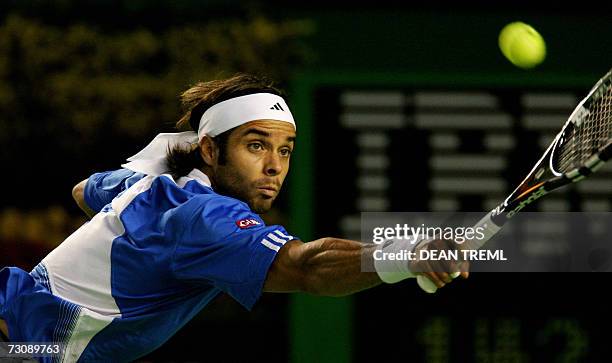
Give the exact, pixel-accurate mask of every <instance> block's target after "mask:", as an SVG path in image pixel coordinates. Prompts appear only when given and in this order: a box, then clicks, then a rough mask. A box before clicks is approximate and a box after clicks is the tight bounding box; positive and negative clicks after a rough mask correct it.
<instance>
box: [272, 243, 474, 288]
mask: <svg viewBox="0 0 612 363" xmlns="http://www.w3.org/2000/svg"><path fill="white" fill-rule="evenodd" d="M400 246H401V245H400ZM381 247H383V246H377V245H372V244H362V243H360V242H357V241H351V240H346V239H339V238H322V239H318V240H316V241H312V242H309V243H303V242H301V241H298V240H294V241H291V242H288V243H286V244H285V245H284V246H283V248H281V249H280V251H279V252H278V255H277V256H276V259H275V260H274V262H273V264H272V266H271V267H270V270H269V271H268V275H267V279H266V282H265V284H264V291H267V292H295V291H302V292H307V293H311V294H315V295H325V296H344V295H349V294H352V293H355V292H358V291H361V290H365V289H368V288H371V287H374V286H376V285H379V284H380V283H382V282H383V281H382V280H383V279H384V280H385V281H386V282H389V283H394V282H397V281H401V280H403V279H405V278H408V277H416V275H418V274H422V275H425V276H427V277H428V278H429V279H430V280H431V281H433V282H434V284H435V285H436V286H437V287H439V288H440V287H443V286H445V285H446V284H447V283H449V282H451V281H452V277H451V276H450V275H449V272H451V271H456V270H457V269H458V268H459V267H460V266H461V267H460V270H461V271H462V273H461V275H462V277H463V278H467V276H468V272H467V269H468V268H469V266H468V265H467V263H463V264H462V265H459V266H458V265H457V264H455V263H448V264H447V263H442V264H436V265H433V264H432V263H431V262H430V261H415V262H413V263H412V264H411V268H412V269H414V270H415V271H419V272H415V273H411V272H410V271H409V267H408V265H407V262H406V263H405V268H404V267H403V266H402V267H401V268H400V269H398V270H397V271H396V273H394V274H391V275H392V276H394V277H390V276H389V274H388V272H389V271H388V270H386V269H387V268H390V266H391V267H393V266H395V265H386V266H385V267H383V268H380V267H375V266H376V263H375V262H374V258H373V254H374V251H375V250H376V249H377V248H381ZM424 248H426V249H437V250H441V249H449V248H454V246H453V245H452V244H449V243H446V242H444V241H440V240H434V241H430V242H427V243H422V244H420V245H418V246H417V250H420V249H424ZM391 249H392V250H393V247H391ZM362 264H364V265H362ZM365 264H367V265H365ZM400 264H401V263H400ZM400 264H397V266H399V265H400ZM375 270H376V271H378V272H366V271H375ZM381 274H382V275H381ZM383 275H384V276H386V277H383V278H382V279H381V276H383Z"/></svg>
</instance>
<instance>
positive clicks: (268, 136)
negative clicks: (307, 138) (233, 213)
mask: <svg viewBox="0 0 612 363" xmlns="http://www.w3.org/2000/svg"><path fill="white" fill-rule="evenodd" d="M294 142H295V130H294V128H293V125H291V124H290V123H288V122H283V121H272V120H258V121H252V122H248V123H246V124H244V125H241V126H240V127H238V128H237V129H236V130H234V131H233V132H232V133H231V135H230V136H229V138H228V140H227V153H226V155H227V158H226V163H225V164H224V165H220V164H217V165H215V166H214V174H215V176H214V179H215V184H216V185H215V187H216V189H217V190H218V191H219V192H220V193H222V194H226V195H230V196H232V197H234V198H237V199H240V200H242V201H244V202H246V203H247V204H248V205H249V206H250V207H251V209H252V210H253V211H254V212H256V213H265V212H267V211H268V210H269V209H270V208H271V207H272V202H274V200H275V199H276V196H277V195H278V193H279V191H280V189H281V186H282V185H283V181H284V180H285V177H286V176H287V172H288V171H289V161H290V159H291V153H292V152H293V146H294Z"/></svg>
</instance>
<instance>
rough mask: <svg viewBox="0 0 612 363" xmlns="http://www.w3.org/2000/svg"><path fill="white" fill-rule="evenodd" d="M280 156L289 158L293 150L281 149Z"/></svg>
mask: <svg viewBox="0 0 612 363" xmlns="http://www.w3.org/2000/svg"><path fill="white" fill-rule="evenodd" d="M280 154H281V156H284V157H287V156H289V155H291V149H281V151H280Z"/></svg>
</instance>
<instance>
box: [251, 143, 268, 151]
mask: <svg viewBox="0 0 612 363" xmlns="http://www.w3.org/2000/svg"><path fill="white" fill-rule="evenodd" d="M247 148H248V149H249V150H250V151H261V150H263V149H264V147H263V145H262V144H261V143H260V142H252V143H250V144H248V145H247Z"/></svg>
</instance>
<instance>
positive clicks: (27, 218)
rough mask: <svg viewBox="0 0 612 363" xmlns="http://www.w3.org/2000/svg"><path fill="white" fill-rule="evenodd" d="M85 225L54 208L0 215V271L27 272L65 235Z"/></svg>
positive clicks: (83, 219)
mask: <svg viewBox="0 0 612 363" xmlns="http://www.w3.org/2000/svg"><path fill="white" fill-rule="evenodd" d="M86 221H87V219H86V217H85V216H74V215H70V214H69V213H68V212H67V211H66V209H65V208H63V207H61V206H59V205H53V206H50V207H48V208H45V209H36V210H26V209H17V208H13V207H9V208H4V209H3V210H2V211H0V268H2V267H4V266H16V267H19V268H22V269H24V270H26V271H30V270H31V269H32V268H33V267H34V266H36V264H38V263H39V262H40V260H42V259H43V258H44V257H45V256H46V255H47V254H48V253H49V252H51V250H53V249H54V248H55V247H56V246H58V245H59V244H60V243H61V242H62V241H63V240H64V239H65V238H66V237H67V236H68V235H70V234H71V233H72V232H73V231H74V230H76V229H77V228H79V227H80V226H81V225H82V224H83V223H85V222H86Z"/></svg>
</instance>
